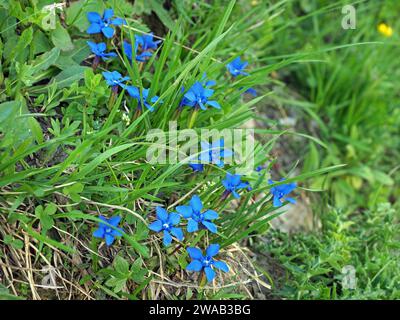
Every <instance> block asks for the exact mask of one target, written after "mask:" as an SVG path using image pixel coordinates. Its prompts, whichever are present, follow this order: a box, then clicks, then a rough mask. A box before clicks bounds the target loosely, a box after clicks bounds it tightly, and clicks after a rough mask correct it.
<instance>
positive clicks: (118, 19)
mask: <svg viewBox="0 0 400 320" xmlns="http://www.w3.org/2000/svg"><path fill="white" fill-rule="evenodd" d="M111 24H113V25H115V26H120V25H121V24H126V22H125V20H124V19H122V18H115V19H113V20H112V21H111Z"/></svg>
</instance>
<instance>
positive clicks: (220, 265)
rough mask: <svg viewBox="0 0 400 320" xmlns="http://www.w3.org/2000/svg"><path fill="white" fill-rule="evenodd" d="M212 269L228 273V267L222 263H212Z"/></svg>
mask: <svg viewBox="0 0 400 320" xmlns="http://www.w3.org/2000/svg"><path fill="white" fill-rule="evenodd" d="M214 267H216V268H218V269H220V270H222V271H224V272H229V267H228V265H227V264H226V263H225V262H223V261H214Z"/></svg>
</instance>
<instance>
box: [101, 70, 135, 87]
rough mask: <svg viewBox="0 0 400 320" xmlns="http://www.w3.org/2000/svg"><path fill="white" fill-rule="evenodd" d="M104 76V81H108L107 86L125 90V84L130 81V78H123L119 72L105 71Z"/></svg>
mask: <svg viewBox="0 0 400 320" xmlns="http://www.w3.org/2000/svg"><path fill="white" fill-rule="evenodd" d="M102 74H103V77H104V79H106V82H107V84H108V85H109V86H111V87H117V86H120V87H122V88H125V87H126V85H125V84H124V82H125V81H128V80H130V78H129V77H122V75H121V74H120V73H119V72H118V71H112V72H109V71H104V72H102Z"/></svg>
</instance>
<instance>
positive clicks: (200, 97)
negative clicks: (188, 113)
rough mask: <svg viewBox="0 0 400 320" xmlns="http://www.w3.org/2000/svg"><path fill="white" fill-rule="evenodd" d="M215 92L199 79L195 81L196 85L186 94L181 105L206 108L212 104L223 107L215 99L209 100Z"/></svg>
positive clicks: (219, 107) (218, 107)
mask: <svg viewBox="0 0 400 320" xmlns="http://www.w3.org/2000/svg"><path fill="white" fill-rule="evenodd" d="M213 94H214V90H212V89H210V88H207V87H205V86H203V84H202V83H201V82H199V81H197V82H195V83H194V85H193V86H192V87H191V88H190V89H189V90H188V91H187V92H186V93H185V94H184V96H183V99H182V101H181V103H180V105H181V106H188V107H192V108H198V107H200V108H201V109H202V110H206V108H207V107H206V106H207V105H210V106H211V107H213V108H216V109H221V106H220V105H219V103H218V102H217V101H215V100H208V99H209V98H210V97H211V96H212V95H213Z"/></svg>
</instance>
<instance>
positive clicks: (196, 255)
mask: <svg viewBox="0 0 400 320" xmlns="http://www.w3.org/2000/svg"><path fill="white" fill-rule="evenodd" d="M186 251H187V252H188V254H189V256H190V257H191V258H192V259H195V260H201V259H202V258H203V253H202V252H201V250H200V249H199V248H193V247H189V248H187V249H186Z"/></svg>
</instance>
